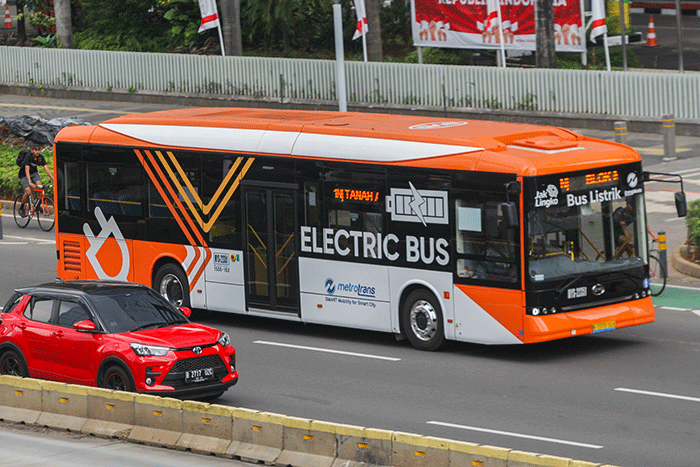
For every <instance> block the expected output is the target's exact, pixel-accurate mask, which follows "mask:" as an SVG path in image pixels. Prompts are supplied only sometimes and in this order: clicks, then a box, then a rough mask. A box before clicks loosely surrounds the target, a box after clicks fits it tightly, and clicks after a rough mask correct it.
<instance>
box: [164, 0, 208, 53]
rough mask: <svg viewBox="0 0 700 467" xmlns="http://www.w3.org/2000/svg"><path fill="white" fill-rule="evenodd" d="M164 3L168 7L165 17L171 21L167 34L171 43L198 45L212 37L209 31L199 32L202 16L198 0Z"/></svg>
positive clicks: (170, 0) (176, 0)
mask: <svg viewBox="0 0 700 467" xmlns="http://www.w3.org/2000/svg"><path fill="white" fill-rule="evenodd" d="M163 3H164V7H165V8H166V11H165V13H164V14H163V19H165V20H167V21H169V23H170V28H169V29H168V31H167V32H166V35H167V38H168V40H169V42H170V43H171V44H179V45H180V46H184V47H198V46H201V45H202V44H204V41H205V40H206V39H207V38H208V37H210V34H209V33H206V32H205V33H202V34H200V33H199V32H198V31H199V25H200V21H201V16H200V12H199V5H198V3H197V1H196V0H169V1H165V2H163Z"/></svg>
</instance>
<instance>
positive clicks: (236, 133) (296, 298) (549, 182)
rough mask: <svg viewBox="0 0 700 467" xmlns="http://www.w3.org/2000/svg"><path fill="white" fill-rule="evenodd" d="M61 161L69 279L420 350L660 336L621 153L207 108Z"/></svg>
mask: <svg viewBox="0 0 700 467" xmlns="http://www.w3.org/2000/svg"><path fill="white" fill-rule="evenodd" d="M54 153H55V166H56V195H55V196H56V199H55V201H56V206H57V222H56V245H57V256H58V266H57V268H58V276H59V277H61V278H63V279H66V280H72V279H96V278H99V279H119V280H127V281H133V282H140V283H142V284H146V285H150V286H152V287H154V288H155V289H156V290H158V291H160V293H161V294H163V295H164V296H165V297H166V298H168V299H169V300H170V301H171V302H172V303H174V304H175V305H177V306H191V307H195V308H201V309H209V310H215V311H218V312H230V313H241V314H248V315H256V316H266V317H273V318H280V319H286V320H294V321H300V322H306V323H321V324H327V325H334V326H345V327H352V328H360V329H367V330H376V331H383V332H388V333H395V334H397V335H400V336H405V337H407V338H408V339H409V340H410V341H411V343H412V344H413V345H414V346H415V347H417V348H420V349H425V350H434V349H437V348H439V347H440V346H441V345H442V344H443V342H444V341H445V340H456V341H467V342H475V343H484V344H518V343H532V342H541V341H547V340H552V339H559V338H563V337H569V336H574V335H582V334H590V333H596V332H600V331H606V330H612V329H616V328H622V327H626V326H633V325H637V324H643V323H649V322H651V321H653V320H654V307H653V305H652V300H651V297H650V286H649V279H648V277H649V267H648V254H647V242H646V241H639V242H634V238H640V239H645V240H646V219H645V209H644V207H645V204H644V187H643V182H644V173H643V172H642V165H641V158H640V156H639V154H638V153H637V152H635V151H634V150H633V149H632V148H630V147H628V146H625V145H622V144H616V143H611V142H606V141H602V140H597V139H593V138H588V137H584V136H582V135H580V134H577V133H575V132H572V131H568V130H565V129H561V128H555V127H544V126H535V125H528V124H513V123H494V122H484V121H471V120H457V119H436V118H431V117H417V116H403V115H380V114H366V113H338V112H320V111H293V110H266V109H238V108H203V109H184V110H172V111H163V112H154V113H147V114H140V115H129V116H123V117H118V118H115V119H112V120H108V121H106V122H104V123H101V124H99V125H94V126H75V127H69V128H65V129H63V130H62V131H61V132H60V133H59V135H58V137H57V138H56V141H55V146H54ZM627 201H629V202H630V203H631V207H632V208H633V213H632V214H631V216H632V217H631V218H629V217H628V219H627V221H628V224H630V225H631V226H632V227H633V230H634V234H633V236H631V237H630V238H628V239H627V240H626V241H625V242H621V241H620V239H619V235H618V233H619V232H618V228H617V225H616V223H615V222H614V214H615V212H616V211H617V210H618V208H625V206H626V203H627ZM634 208H636V211H634ZM618 212H619V211H618ZM632 227H631V228H632ZM621 243H622V244H621ZM630 246H633V248H630Z"/></svg>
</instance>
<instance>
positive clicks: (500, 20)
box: [496, 1, 506, 68]
mask: <svg viewBox="0 0 700 467" xmlns="http://www.w3.org/2000/svg"><path fill="white" fill-rule="evenodd" d="M496 6H497V7H498V35H499V36H500V39H501V61H502V62H503V68H505V67H506V44H505V42H504V40H503V18H501V2H500V1H496Z"/></svg>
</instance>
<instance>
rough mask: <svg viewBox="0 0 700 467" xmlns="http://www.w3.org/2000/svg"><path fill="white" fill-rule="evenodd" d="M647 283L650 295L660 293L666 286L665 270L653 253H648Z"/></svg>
mask: <svg viewBox="0 0 700 467" xmlns="http://www.w3.org/2000/svg"><path fill="white" fill-rule="evenodd" d="M649 283H650V284H649V285H650V287H651V296H652V297H657V296H659V295H661V292H663V291H664V289H665V288H666V270H665V269H664V266H663V264H661V261H659V258H657V257H656V256H654V255H649Z"/></svg>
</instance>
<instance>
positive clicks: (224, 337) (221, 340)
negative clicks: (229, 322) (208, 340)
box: [216, 332, 231, 347]
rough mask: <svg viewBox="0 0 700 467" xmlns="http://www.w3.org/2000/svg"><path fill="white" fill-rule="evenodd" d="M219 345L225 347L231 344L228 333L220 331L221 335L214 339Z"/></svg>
mask: <svg viewBox="0 0 700 467" xmlns="http://www.w3.org/2000/svg"><path fill="white" fill-rule="evenodd" d="M216 342H217V343H218V344H219V345H220V346H221V347H226V346H227V345H231V338H229V337H228V334H226V333H225V332H222V333H221V337H219V340H218V341H216Z"/></svg>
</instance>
